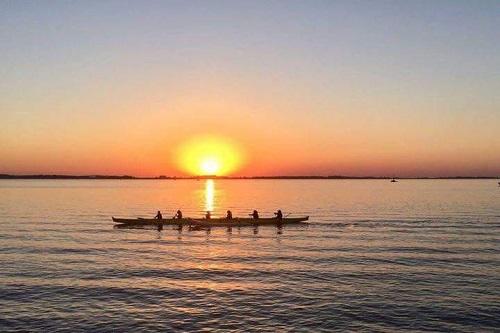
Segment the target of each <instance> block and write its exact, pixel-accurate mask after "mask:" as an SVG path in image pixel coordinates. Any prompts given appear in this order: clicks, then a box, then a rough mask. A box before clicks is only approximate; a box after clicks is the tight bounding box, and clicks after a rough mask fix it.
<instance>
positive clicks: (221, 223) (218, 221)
mask: <svg viewBox="0 0 500 333" xmlns="http://www.w3.org/2000/svg"><path fill="white" fill-rule="evenodd" d="M307 220H309V216H303V217H285V218H283V219H281V220H279V219H277V218H260V219H253V218H238V217H237V218H233V219H226V218H214V219H209V220H207V219H190V218H184V219H161V220H159V219H143V218H136V219H121V218H114V217H113V222H115V223H121V224H126V225H141V226H142V225H157V224H160V223H161V224H163V225H192V226H204V227H228V226H231V227H238V226H256V225H282V224H296V223H302V222H305V221H307Z"/></svg>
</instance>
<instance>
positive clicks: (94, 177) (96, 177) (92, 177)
mask: <svg viewBox="0 0 500 333" xmlns="http://www.w3.org/2000/svg"><path fill="white" fill-rule="evenodd" d="M393 178H394V179H499V177H498V176H476V177H474V176H471V177H467V176H453V177H388V176H373V177H372V176H361V177H354V176H247V177H244V176H241V177H233V176H187V177H174V176H157V177H136V176H128V175H123V176H114V175H111V176H110V175H80V176H79V175H9V174H0V179H61V180H64V179H89V180H102V179H119V180H200V179H233V180H252V179H282V180H293V179H318V180H331V179H339V180H342V179H393Z"/></svg>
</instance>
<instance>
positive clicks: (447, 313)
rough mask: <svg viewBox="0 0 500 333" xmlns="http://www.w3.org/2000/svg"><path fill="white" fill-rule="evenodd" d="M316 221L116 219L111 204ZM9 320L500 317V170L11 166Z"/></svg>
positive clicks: (1, 312) (450, 323)
mask: <svg viewBox="0 0 500 333" xmlns="http://www.w3.org/2000/svg"><path fill="white" fill-rule="evenodd" d="M178 208H182V209H183V210H184V212H185V214H186V215H191V216H196V215H198V216H199V215H201V214H202V211H203V210H206V209H210V210H213V211H214V215H219V214H223V212H224V211H225V210H226V209H227V208H230V209H232V210H233V211H234V213H235V215H240V216H243V215H244V214H247V213H248V212H249V210H251V209H253V208H259V209H260V210H261V213H262V215H266V214H269V213H271V212H272V211H273V210H274V209H276V208H282V209H283V210H284V211H285V214H286V213H287V212H293V213H295V214H297V215H304V214H305V215H311V223H310V225H308V226H286V227H285V228H284V229H283V230H282V231H279V230H277V229H276V228H273V227H260V228H259V229H258V230H256V231H254V230H253V229H252V228H241V229H240V230H239V229H237V228H233V229H232V232H230V233H229V232H228V231H227V230H226V229H224V228H214V229H212V230H210V232H207V231H205V230H203V231H192V232H189V231H187V230H186V229H184V230H183V231H182V232H180V233H179V232H178V231H177V230H172V229H171V228H170V227H165V229H164V230H163V231H162V232H161V233H158V232H157V231H156V230H154V229H146V230H129V229H120V230H117V229H113V228H112V225H111V221H110V216H111V215H115V216H117V215H118V216H137V215H142V216H148V215H151V214H153V215H154V213H155V212H156V210H157V209H162V211H163V212H164V216H166V215H168V214H170V212H172V215H173V212H174V211H175V210H177V209H178ZM0 244H1V246H0V331H1V332H11V331H35V332H36V331H38V332H50V331H67V332H79V331H90V332H109V331H151V330H162V331H168V330H195V331H200V330H206V331H212V330H214V331H215V330H218V331H244V332H249V331H250V332H251V331H273V332H274V331H311V332H318V331H322V330H323V331H335V330H336V331H346V330H351V331H367V332H373V331H390V332H395V331H398V332H399V331H408V332H414V331H456V332H480V331H498V330H500V316H499V313H500V268H499V267H500V188H498V187H497V185H496V182H495V181H486V180H462V181H459V180H432V181H431V180H429V181H424V180H414V181H401V182H399V183H396V184H394V183H393V184H391V183H389V182H388V181H383V180H374V181H367V180H349V181H340V180H339V181H337V180H335V181H324V180H322V181H315V180H293V181H291V180H255V181H253V180H252V181H215V182H213V181H163V182H162V181H123V180H121V181H120V180H109V181H108V180H105V181H104V180H103V181H100V180H99V181H97V180H96V181H88V180H71V181H62V180H58V181H54V180H4V181H0Z"/></svg>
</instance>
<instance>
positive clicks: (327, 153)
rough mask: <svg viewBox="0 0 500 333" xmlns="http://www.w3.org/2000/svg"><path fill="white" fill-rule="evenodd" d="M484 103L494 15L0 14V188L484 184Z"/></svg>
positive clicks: (491, 72)
mask: <svg viewBox="0 0 500 333" xmlns="http://www.w3.org/2000/svg"><path fill="white" fill-rule="evenodd" d="M499 92H500V2H499V1H487V0H481V1H458V0H453V1H444V0H438V1H434V0H433V1H333V0H331V1H291V0H290V1H90V0H89V1H8V0H4V1H1V2H0V119H1V121H0V173H9V174H33V173H44V174H47V173H49V174H118V175H122V174H127V175H136V176H156V175H185V174H186V173H189V171H187V170H189V168H183V167H182V165H180V164H179V163H181V162H179V161H181V160H182V159H183V156H180V155H182V154H185V153H186V152H183V151H182V150H179V147H183V146H185V145H186V144H185V143H186V142H193V140H203V138H204V137H205V138H206V137H212V138H214V137H216V138H217V140H219V141H220V142H227V143H228V144H230V145H231V147H232V148H231V149H233V150H235V151H237V153H238V158H239V159H240V161H239V163H237V165H238V167H237V168H234V170H231V171H230V172H228V173H229V174H231V175H236V176H241V175H246V176H260V175H268V176H270V175H351V176H399V177H403V176H456V175H462V176H500V94H499ZM196 138H199V139H196ZM222 145H224V144H222ZM224 162H225V161H221V163H224ZM235 165H236V164H235ZM191 169H192V168H191Z"/></svg>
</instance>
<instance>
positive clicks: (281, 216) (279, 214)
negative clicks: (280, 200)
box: [274, 209, 283, 220]
mask: <svg viewBox="0 0 500 333" xmlns="http://www.w3.org/2000/svg"><path fill="white" fill-rule="evenodd" d="M274 215H276V218H277V219H278V220H283V213H282V212H281V209H278V211H277V212H276V213H274Z"/></svg>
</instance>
